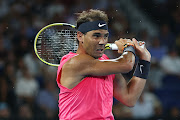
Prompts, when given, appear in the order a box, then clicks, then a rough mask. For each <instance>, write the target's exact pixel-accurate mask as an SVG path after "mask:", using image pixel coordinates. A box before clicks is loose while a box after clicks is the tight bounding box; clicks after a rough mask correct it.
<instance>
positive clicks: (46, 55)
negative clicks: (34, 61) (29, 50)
mask: <svg viewBox="0 0 180 120" xmlns="http://www.w3.org/2000/svg"><path fill="white" fill-rule="evenodd" d="M75 28H76V26H74V25H71V24H68V23H53V24H50V25H47V26H45V27H43V28H42V29H41V30H40V31H39V32H38V33H37V35H36V37H35V40H34V51H35V53H36V55H37V57H38V58H39V59H40V60H41V61H42V62H44V63H45V64H47V65H50V66H56V67H57V66H59V64H60V60H61V58H62V57H63V56H64V55H66V54H68V53H69V52H76V50H77V48H78V44H77V38H76V36H77V31H76V29H75Z"/></svg>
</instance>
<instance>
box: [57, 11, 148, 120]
mask: <svg viewBox="0 0 180 120" xmlns="http://www.w3.org/2000/svg"><path fill="white" fill-rule="evenodd" d="M77 29H78V32H77V39H78V42H79V43H78V44H79V47H78V50H77V52H76V53H72V52H70V53H69V54H67V55H65V56H64V57H63V58H62V59H61V62H60V65H59V67H58V71H57V83H58V86H59V88H60V94H59V119H60V120H114V116H113V114H112V105H113V96H114V97H115V98H116V99H117V100H119V101H120V102H122V103H123V104H124V105H126V106H129V107H133V106H134V105H135V103H136V101H137V100H138V98H139V96H140V95H141V93H142V91H143V88H144V86H145V83H146V79H147V75H148V72H149V68H150V59H151V55H150V53H149V52H148V50H147V49H146V48H142V47H140V46H141V45H142V44H143V43H140V44H138V42H137V40H136V39H132V40H130V39H120V40H118V41H116V42H115V43H116V45H117V46H118V49H119V50H118V53H121V54H122V55H121V56H120V57H118V58H116V59H108V57H107V56H106V55H105V54H104V50H105V45H106V43H107V42H108V35H109V32H108V17H107V15H106V14H105V13H104V12H103V11H100V10H93V9H91V10H88V11H83V12H82V13H80V14H79V16H78V19H77ZM135 55H137V56H138V57H139V59H140V60H139V62H138V64H137V66H136V69H135V72H134V75H133V77H132V78H131V80H130V81H129V82H128V83H127V82H126V80H125V79H124V77H123V76H122V75H121V73H127V72H129V71H131V70H132V69H133V66H134V64H135Z"/></svg>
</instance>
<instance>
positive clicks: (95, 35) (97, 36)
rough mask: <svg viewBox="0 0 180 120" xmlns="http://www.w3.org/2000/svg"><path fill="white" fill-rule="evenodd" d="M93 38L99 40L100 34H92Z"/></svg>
mask: <svg viewBox="0 0 180 120" xmlns="http://www.w3.org/2000/svg"><path fill="white" fill-rule="evenodd" d="M93 37H95V38H99V37H101V34H93Z"/></svg>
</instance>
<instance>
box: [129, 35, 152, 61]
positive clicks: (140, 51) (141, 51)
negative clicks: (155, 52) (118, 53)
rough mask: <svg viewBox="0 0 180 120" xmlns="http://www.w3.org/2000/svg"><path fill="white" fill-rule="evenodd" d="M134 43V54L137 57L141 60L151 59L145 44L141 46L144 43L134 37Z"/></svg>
mask: <svg viewBox="0 0 180 120" xmlns="http://www.w3.org/2000/svg"><path fill="white" fill-rule="evenodd" d="M132 41H133V43H134V45H135V50H136V55H137V56H138V57H139V59H141V60H146V61H149V62H150V61H151V54H150V52H149V51H148V50H147V49H146V46H144V47H141V45H143V44H144V43H142V42H139V43H138V42H137V40H136V39H135V38H133V39H132Z"/></svg>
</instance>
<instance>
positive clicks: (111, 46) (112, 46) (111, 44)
mask: <svg viewBox="0 0 180 120" xmlns="http://www.w3.org/2000/svg"><path fill="white" fill-rule="evenodd" d="M139 42H142V41H139ZM139 42H138V43H139ZM142 43H143V45H141V47H142V48H144V46H145V42H142ZM105 49H109V50H118V47H117V45H116V44H115V43H107V44H106V45H105Z"/></svg>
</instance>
